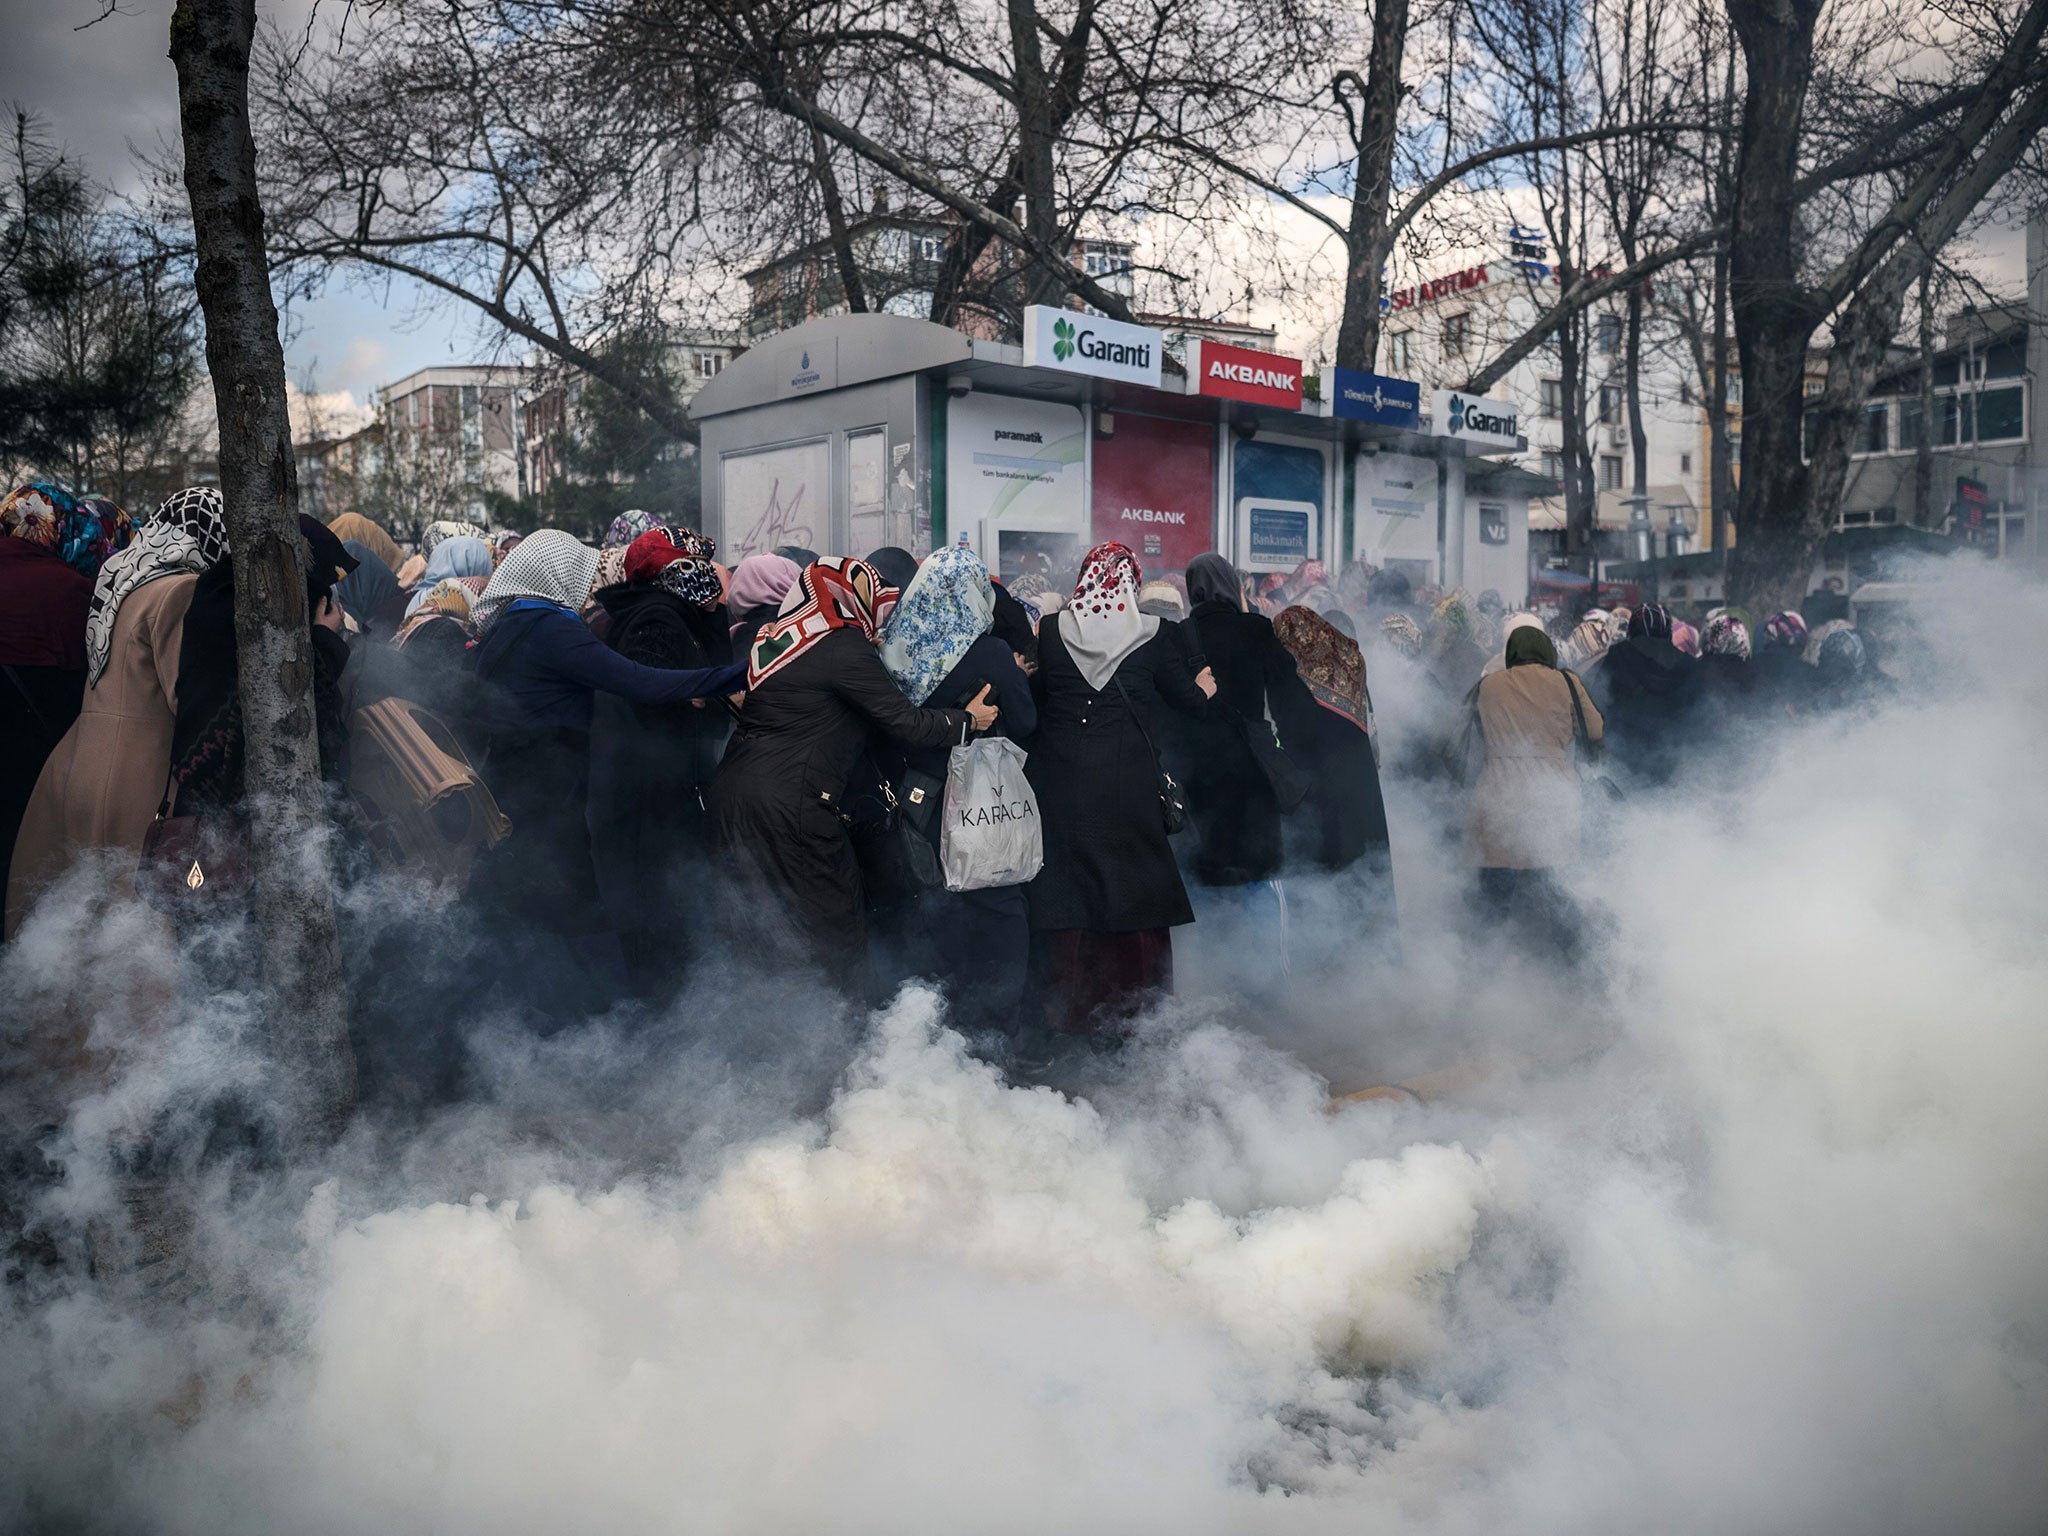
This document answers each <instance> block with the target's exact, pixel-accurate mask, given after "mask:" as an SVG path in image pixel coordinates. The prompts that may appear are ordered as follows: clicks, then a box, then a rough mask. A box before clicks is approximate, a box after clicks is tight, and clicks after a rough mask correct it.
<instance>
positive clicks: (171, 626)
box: [6, 486, 227, 939]
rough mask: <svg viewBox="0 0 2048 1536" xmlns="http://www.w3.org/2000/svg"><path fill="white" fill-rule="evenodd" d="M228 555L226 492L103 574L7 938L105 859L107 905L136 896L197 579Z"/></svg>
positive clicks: (10, 905) (27, 834)
mask: <svg viewBox="0 0 2048 1536" xmlns="http://www.w3.org/2000/svg"><path fill="white" fill-rule="evenodd" d="M226 552H227V534H226V528H225V525H224V523H223V520H222V517H221V503H220V492H219V491H218V490H216V489H214V488H213V487H211V486H206V487H194V488H192V489H190V490H184V491H179V492H178V493H177V494H176V495H174V496H172V497H171V498H170V499H169V500H167V501H166V502H165V503H164V505H163V506H162V507H161V508H160V509H158V511H157V514H156V516H154V517H153V518H151V519H150V520H149V521H148V522H146V523H144V524H142V525H141V526H140V527H138V528H137V529H136V536H135V541H134V542H133V543H132V544H131V545H130V546H129V547H128V548H127V549H124V550H123V551H121V553H120V554H119V555H117V556H115V557H114V558H113V559H112V560H109V561H108V562H107V563H106V565H105V566H103V567H102V568H101V570H100V574H99V578H98V580H97V582H96V583H95V585H94V588H93V597H92V608H91V611H90V615H89V617H88V619H87V622H86V689H85V702H84V706H83V707H82V708H81V709H80V710H79V714H78V719H77V720H76V721H75V722H73V724H72V726H71V729H70V730H69V731H67V732H66V733H65V735H64V739H63V740H62V741H61V742H59V743H58V744H57V748H56V750H55V751H53V752H52V753H51V754H50V756H49V760H48V761H47V762H45V763H44V764H43V771H42V774H41V776H40V777H39V778H38V779H37V780H36V787H35V791H34V793H33V794H32V795H31V796H30V798H29V803H28V810H27V811H26V812H25V813H24V814H23V816H22V820H21V831H20V833H19V834H18V835H17V837H16V839H15V844H14V858H13V863H12V865H11V866H10V868H9V870H8V877H7V935H6V936H7V937H8V938H10V939H11V938H13V937H14V935H15V933H16V932H17V931H18V930H19V929H20V927H21V924H22V922H23V921H24V919H26V918H27V917H28V915H29V912H30V909H31V908H32V907H33V905H34V903H35V901H36V899H37V898H38V897H39V896H40V895H41V894H42V893H43V892H44V891H46V890H48V889H49V888H50V886H52V885H53V884H55V883H56V882H57V881H58V880H60V879H62V878H63V877H64V875H65V874H66V873H67V872H68V871H69V870H70V869H71V867H72V866H73V865H74V864H75V863H77V862H78V860H79V859H81V858H82V857H84V856H85V855H86V854H87V853H89V852H91V851H92V850H95V849H108V850H112V854H111V857H112V868H113V870H114V878H113V881H112V884H111V886H110V888H109V889H108V891H107V893H106V894H107V895H108V896H110V897H113V898H116V899H123V898H127V897H129V896H132V895H133V893H134V871H135V861H136V859H137V858H139V857H140V855H141V853H142V837H143V834H144V833H145V832H147V831H148V830H149V823H150V821H151V820H152V819H153V818H154V817H155V815H156V809H157V806H158V805H159V804H161V803H162V801H163V796H164V785H165V782H166V780H167V779H168V778H169V776H170V767H171V726H172V722H173V721H174V720H175V719H176V714H177V709H176V700H177V688H178V652H179V646H180V642H181V639H182V636H183V633H184V626H185V610H186V609H187V608H188V607H190V606H191V603H192V589H193V587H194V586H196V585H197V583H198V580H199V577H198V574H197V573H198V572H200V571H203V570H205V569H206V568H207V567H208V566H210V565H211V564H213V563H214V561H216V560H218V559H219V558H220V557H221V556H222V555H223V554H225V553H226Z"/></svg>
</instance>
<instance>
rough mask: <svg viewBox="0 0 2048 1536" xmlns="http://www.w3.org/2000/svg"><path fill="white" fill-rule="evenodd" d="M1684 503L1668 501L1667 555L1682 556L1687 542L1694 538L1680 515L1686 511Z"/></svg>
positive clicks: (1665, 505)
mask: <svg viewBox="0 0 2048 1536" xmlns="http://www.w3.org/2000/svg"><path fill="white" fill-rule="evenodd" d="M1685 506H1686V504H1685V503H1684V502H1682V501H1667V502H1666V503H1665V504H1664V510H1665V512H1666V513H1667V514H1668V515H1667V516H1666V518H1665V521H1664V550H1665V553H1667V554H1672V555H1682V554H1684V553H1685V546H1686V542H1687V541H1688V540H1689V539H1691V538H1692V530H1691V529H1690V528H1688V527H1686V525H1685V519H1684V517H1682V516H1681V515H1680V514H1681V513H1683V512H1684V511H1685Z"/></svg>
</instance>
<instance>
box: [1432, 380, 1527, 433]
mask: <svg viewBox="0 0 2048 1536" xmlns="http://www.w3.org/2000/svg"><path fill="white" fill-rule="evenodd" d="M1429 420H1430V427H1431V430H1433V431H1434V432H1435V433H1436V435H1437V436H1438V437H1455V438H1459V439H1462V440H1463V441H1465V442H1468V443H1489V444H1494V445H1497V446H1499V447H1502V448H1513V447H1516V446H1517V445H1518V444H1519V442H1520V440H1521V420H1520V413H1519V411H1518V410H1517V409H1516V407H1515V406H1513V405H1511V404H1509V403H1508V402H1507V401H1504V400H1482V399H1480V398H1479V397H1478V396H1477V395H1468V394H1465V393H1464V392H1463V391H1461V390H1456V389H1440V390H1437V391H1436V392H1435V393H1434V394H1432V395H1431V396H1430V397H1429Z"/></svg>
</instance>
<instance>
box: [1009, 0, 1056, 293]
mask: <svg viewBox="0 0 2048 1536" xmlns="http://www.w3.org/2000/svg"><path fill="white" fill-rule="evenodd" d="M1009 16H1010V50H1011V55H1012V57H1013V59H1014V61H1015V62H1014V66H1013V68H1012V70H1011V75H1010V78H1011V80H1012V82H1013V83H1014V86H1015V90H1016V94H1017V173H1018V180H1019V181H1021V182H1022V183H1023V186H1024V228H1025V229H1026V230H1027V231H1028V232H1029V233H1030V235H1031V238H1032V239H1033V240H1034V241H1036V242H1037V243H1038V245H1039V247H1040V248H1041V249H1051V250H1059V249H1061V248H1062V247H1063V246H1064V244H1065V242H1064V241H1063V240H1062V239H1061V236H1060V220H1059V192H1058V189H1057V186H1056V184H1055V181H1054V167H1053V145H1054V143H1055V142H1056V140H1057V139H1058V137H1059V131H1058V129H1057V128H1056V127H1055V125H1054V122H1053V102H1052V82H1051V81H1050V80H1048V79H1047V78H1046V73H1045V50H1044V48H1043V47H1042V46H1041V45H1040V43H1039V37H1038V6H1037V4H1036V0H1009ZM1066 291H1067V285H1066V284H1065V283H1063V282H1062V281H1061V280H1060V274H1059V273H1057V272H1051V271H1048V270H1046V268H1045V266H1044V264H1043V262H1042V261H1040V262H1035V263H1033V264H1032V265H1031V266H1030V267H1028V268H1027V269H1026V273H1025V278H1024V302H1025V303H1026V304H1057V303H1059V302H1060V300H1061V299H1062V298H1064V297H1065V296H1066Z"/></svg>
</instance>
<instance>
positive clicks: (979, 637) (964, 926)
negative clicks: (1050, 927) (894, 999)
mask: <svg viewBox="0 0 2048 1536" xmlns="http://www.w3.org/2000/svg"><path fill="white" fill-rule="evenodd" d="M996 610H997V596H996V588H995V584H994V583H993V582H992V581H991V580H990V579H989V573H988V567H987V566H985V565H983V564H982V563H981V557H980V556H979V555H977V554H975V553H974V552H973V551H972V550H970V549H968V548H966V547H965V546H962V545H955V546H953V547H950V548H947V549H941V550H938V551H936V552H935V553H934V554H933V555H932V556H931V558H930V559H928V560H926V561H925V562H924V564H923V566H922V567H920V568H919V569H918V571H917V573H916V575H915V576H914V577H913V579H912V580H911V582H910V585H909V586H908V587H907V588H906V589H905V590H904V593H903V599H902V601H901V602H899V603H898V604H897V605H896V611H895V612H894V613H892V614H891V615H890V616H889V622H888V624H887V626H886V627H885V628H884V629H883V631H882V645H881V656H882V665H883V666H884V667H886V668H887V669H888V672H889V675H890V676H891V677H893V678H894V679H896V682H897V685H898V686H899V687H901V688H902V690H903V692H904V695H905V697H907V698H908V699H909V700H910V702H911V703H913V704H935V705H940V706H944V707H951V708H958V707H960V706H961V705H963V704H964V703H965V702H966V701H967V700H969V699H972V698H974V697H976V696H977V695H979V694H981V693H983V692H984V691H986V693H987V695H988V698H989V700H990V702H992V703H993V704H994V705H995V706H996V708H997V711H998V713H997V716H996V729H997V731H999V732H1000V733H1001V734H1002V735H1004V736H1007V737H1008V738H1009V739H1010V740H1012V741H1016V742H1023V741H1024V740H1025V739H1027V738H1028V737H1029V736H1030V735H1031V733H1032V732H1033V731H1035V730H1037V728H1038V706H1037V705H1036V704H1035V703H1033V701H1032V698H1031V680H1030V679H1029V678H1028V677H1026V676H1025V675H1024V671H1023V669H1022V668H1021V667H1019V666H1018V665H1017V658H1016V656H1015V654H1014V653H1013V651H1012V648H1011V643H1010V641H1009V640H1008V639H1007V638H1006V637H1005V636H1003V635H1002V634H1000V633H998V632H997V629H996V627H995V624H996ZM958 744H959V743H958V742H957V740H956V741H952V742H948V743H946V744H945V745H944V746H939V747H926V748H912V749H909V750H907V751H905V750H900V749H899V750H894V751H886V750H885V751H883V752H881V753H879V754H878V756H880V757H881V758H882V759H883V761H882V763H881V767H882V769H883V771H884V772H885V773H887V774H888V775H889V776H890V777H891V779H893V780H895V781H897V782H899V783H900V782H901V779H902V775H903V774H904V772H905V771H906V770H915V771H916V772H918V773H920V774H922V775H925V776H927V777H929V778H932V779H935V780H937V781H938V782H939V783H941V784H944V783H945V781H946V770H947V767H948V765H949V761H950V759H951V756H952V749H953V748H954V747H955V746H957V745H958ZM932 830H933V832H934V834H936V833H937V831H938V824H937V822H934V823H933V824H932ZM936 843H937V839H936V836H934V844H935V848H934V851H936ZM891 915H892V918H893V927H894V929H895V931H896V933H897V934H898V935H899V945H900V950H901V964H902V970H903V973H904V974H906V975H916V976H928V977H931V978H932V979H934V980H936V981H938V982H940V983H941V984H942V985H943V986H944V987H945V989H946V994H947V996H948V998H949V1000H950V1002H951V1006H952V1020H953V1024H954V1027H955V1028H957V1029H959V1030H961V1031H962V1032H963V1033H965V1034H968V1035H971V1036H974V1035H980V1036H985V1035H990V1034H993V1033H997V1032H1002V1033H1009V1032H1014V1031H1015V1029H1016V1027H1017V1019H1018V1014H1019V1010H1020V1009H1021V1007H1022V1004H1023V1000H1024V990H1025V985H1026V980H1027V976H1028V971H1029V967H1030V959H1031V920H1030V912H1029V909H1028V907H1027V906H1026V903H1025V899H1024V887H1023V886H1022V885H1004V886H995V887H991V888H990V889H987V890H979V891H948V890H945V889H943V888H939V889H932V888H924V889H917V890H913V891H910V892H908V893H907V899H906V900H904V901H901V902H899V904H898V910H897V911H895V912H894V913H892V914H891Z"/></svg>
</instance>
